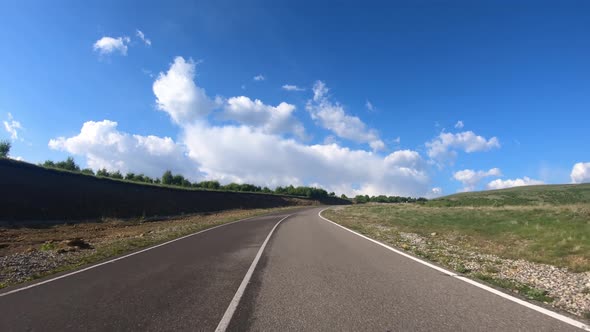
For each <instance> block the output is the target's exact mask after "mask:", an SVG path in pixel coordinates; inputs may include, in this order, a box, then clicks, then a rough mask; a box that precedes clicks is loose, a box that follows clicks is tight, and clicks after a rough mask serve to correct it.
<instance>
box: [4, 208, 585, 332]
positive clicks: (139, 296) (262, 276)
mask: <svg viewBox="0 0 590 332" xmlns="http://www.w3.org/2000/svg"><path fill="white" fill-rule="evenodd" d="M320 210H321V209H319V208H311V209H310V208H305V209H300V210H297V211H296V212H292V213H293V214H292V215H291V216H289V217H288V218H286V219H284V217H286V214H284V213H282V214H274V215H267V216H264V217H257V218H253V219H249V220H244V221H240V222H237V223H233V224H229V225H226V226H222V227H218V228H215V229H211V230H209V231H205V232H202V233H199V234H196V235H193V236H190V237H186V238H183V239H181V240H178V241H175V242H172V243H169V244H167V245H164V246H160V247H157V248H154V249H152V250H147V251H144V252H141V253H138V254H136V255H133V256H130V257H126V258H123V259H120V260H117V261H113V262H111V263H107V264H103V265H100V266H97V267H95V268H92V269H88V270H86V271H83V272H80V273H75V274H72V275H68V276H65V277H63V278H61V279H57V280H53V281H50V282H46V283H44V284H41V285H38V286H35V287H31V288H28V289H22V290H20V291H19V290H18V289H15V288H12V289H4V290H2V291H1V293H0V312H1V313H2V315H0V331H81V330H85V331H113V330H116V331H130V330H135V331H214V330H215V329H216V328H218V327H220V329H222V330H223V329H227V330H228V331H244V330H252V331H290V330H291V331H302V330H306V331H408V330H412V331H433V330H436V331H457V330H463V331H476V330H477V331H480V330H485V331H570V330H571V331H576V330H578V331H579V329H578V328H577V327H574V326H573V325H570V324H568V323H566V322H563V321H560V320H558V319H555V318H552V317H550V316H548V315H546V314H543V313H540V312H538V311H535V310H533V309H531V308H529V307H526V306H524V305H521V304H518V303H515V302H513V301H510V300H508V299H506V298H503V297H501V296H498V295H496V294H493V293H491V292H489V291H486V290H484V289H482V288H480V287H476V286H474V285H471V284H469V283H466V282H464V281H462V280H461V279H459V278H456V277H453V276H449V275H447V274H444V273H442V272H441V271H438V270H435V269H432V268H430V267H428V266H425V265H423V264H420V263H419V262H416V261H415V260H412V259H409V258H407V257H404V256H402V255H399V254H397V253H394V252H392V251H391V250H388V249H386V248H384V247H383V246H380V245H378V244H376V243H373V242H371V241H368V240H366V239H364V238H362V237H360V236H358V235H356V234H353V233H351V232H349V231H347V230H345V229H343V228H341V227H339V226H336V225H334V224H332V223H330V222H328V221H325V220H323V219H321V218H319V217H318V212H319V211H320ZM283 219H284V220H283ZM281 220H282V221H281ZM275 226H276V228H275ZM273 229H274V233H273V234H272V235H269V233H271V231H272V230H273ZM267 238H268V242H267V243H265V240H266V239H267ZM263 243H265V244H266V246H265V247H264V248H262V246H263ZM258 259H259V260H258ZM253 262H257V264H253ZM249 270H250V271H251V272H253V273H252V274H251V275H250V274H249V273H248V271H249ZM245 276H250V277H251V278H250V279H249V280H245ZM240 285H242V286H243V287H242V289H245V291H244V292H243V295H242V296H241V300H240V297H239V296H236V292H238V290H239V289H240ZM244 287H245V288H244ZM238 294H240V293H239V292H238ZM232 300H234V302H235V304H237V306H236V307H235V308H234V309H235V311H234V310H232V309H231V308H232V305H231V303H232ZM228 308H229V309H228ZM224 317H225V320H226V322H225V323H227V324H226V325H224V324H223V321H224ZM220 322H222V324H220Z"/></svg>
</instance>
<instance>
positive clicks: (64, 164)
mask: <svg viewBox="0 0 590 332" xmlns="http://www.w3.org/2000/svg"><path fill="white" fill-rule="evenodd" d="M40 165H41V166H43V167H48V168H58V169H64V170H68V171H71V172H79V173H83V174H88V175H95V176H100V177H105V178H111V179H119V180H127V181H133V182H143V183H154V184H162V185H167V186H176V187H184V188H198V189H212V190H224V191H243V192H244V191H246V192H260V193H268V194H280V195H291V196H301V197H309V198H314V199H320V198H324V197H335V196H336V194H335V193H334V192H330V193H328V192H327V191H326V190H324V189H322V188H315V187H304V186H299V187H294V186H292V185H290V186H287V187H280V186H279V187H276V188H275V189H274V190H272V189H270V188H268V187H260V186H257V185H253V184H249V183H230V184H226V185H221V184H220V183H219V181H201V182H191V181H189V180H188V179H186V178H185V177H184V176H182V175H180V174H173V173H172V172H171V171H166V172H164V174H162V177H161V178H152V177H149V176H147V175H145V174H136V173H127V174H125V175H123V174H122V173H121V172H119V171H108V170H106V169H104V168H103V169H99V170H98V171H96V172H94V171H93V170H92V169H90V168H84V169H81V168H80V166H78V165H77V164H76V163H75V161H74V158H72V157H69V158H68V159H66V160H64V161H59V162H53V161H51V160H47V161H45V162H44V163H42V164H40ZM340 198H342V199H348V200H352V201H354V202H355V203H358V204H363V203H369V202H377V203H415V202H424V201H426V198H422V197H420V198H413V197H401V196H384V195H380V196H368V195H358V196H356V197H355V198H354V199H350V198H348V197H346V195H344V194H343V195H341V196H340Z"/></svg>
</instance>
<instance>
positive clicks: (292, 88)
mask: <svg viewBox="0 0 590 332" xmlns="http://www.w3.org/2000/svg"><path fill="white" fill-rule="evenodd" d="M282 89H283V90H286V91H305V89H304V88H300V87H298V86H297V85H291V84H285V85H283V86H282Z"/></svg>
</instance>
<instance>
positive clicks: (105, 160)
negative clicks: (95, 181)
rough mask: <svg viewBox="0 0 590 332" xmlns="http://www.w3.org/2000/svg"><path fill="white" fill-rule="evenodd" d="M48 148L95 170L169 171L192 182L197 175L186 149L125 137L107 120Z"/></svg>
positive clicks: (155, 173)
mask: <svg viewBox="0 0 590 332" xmlns="http://www.w3.org/2000/svg"><path fill="white" fill-rule="evenodd" d="M49 147H50V148H51V149H54V150H61V151H66V152H68V153H71V154H74V155H80V156H84V157H85V158H86V162H87V164H88V167H90V168H93V169H94V170H97V169H101V168H106V169H108V170H111V171H114V170H119V171H121V172H123V173H127V172H134V173H144V174H146V175H149V176H152V177H159V176H161V175H162V173H163V172H164V171H165V170H167V169H169V170H171V171H173V172H176V173H182V174H184V175H185V176H187V177H189V178H192V179H196V178H198V174H199V172H198V166H197V164H196V163H195V162H194V161H192V160H190V159H189V158H188V157H187V156H186V152H185V147H183V146H182V145H179V144H177V143H176V142H174V141H173V140H172V139H171V138H170V137H164V138H162V137H157V136H152V135H149V136H141V135H131V134H127V133H124V132H121V131H119V130H118V129H117V123H116V122H113V121H109V120H104V121H98V122H95V121H88V122H86V123H84V125H83V126H82V129H81V130H80V133H79V134H78V135H76V136H73V137H69V138H65V137H59V138H56V139H52V140H50V141H49Z"/></svg>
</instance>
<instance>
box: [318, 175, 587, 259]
mask: <svg viewBox="0 0 590 332" xmlns="http://www.w3.org/2000/svg"><path fill="white" fill-rule="evenodd" d="M327 216H328V217H330V218H334V220H337V221H338V222H341V223H342V224H343V225H345V226H348V227H351V228H354V229H356V230H358V231H361V232H363V233H365V234H367V235H370V236H371V235H375V234H372V233H375V232H378V230H379V229H382V228H383V227H386V228H387V229H390V230H391V231H392V232H394V233H395V232H411V233H417V234H420V235H429V234H430V233H432V232H436V233H438V234H439V235H440V236H441V237H443V238H444V239H445V240H448V241H449V242H450V243H452V244H457V245H460V246H462V247H468V248H472V249H474V250H477V251H480V252H484V253H490V254H495V255H498V256H500V257H505V258H511V259H519V258H522V259H525V260H529V261H532V262H539V263H547V264H551V265H555V266H561V267H567V268H569V269H570V270H572V271H590V185H589V184H584V185H557V186H532V187H520V188H511V189H505V190H496V191H487V192H477V193H462V194H457V195H451V196H447V197H443V198H440V199H437V200H433V201H430V202H428V203H427V204H425V205H417V204H389V205H387V204H379V205H373V204H370V205H356V206H352V207H349V208H347V209H342V210H339V211H330V212H329V213H328V214H327Z"/></svg>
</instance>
